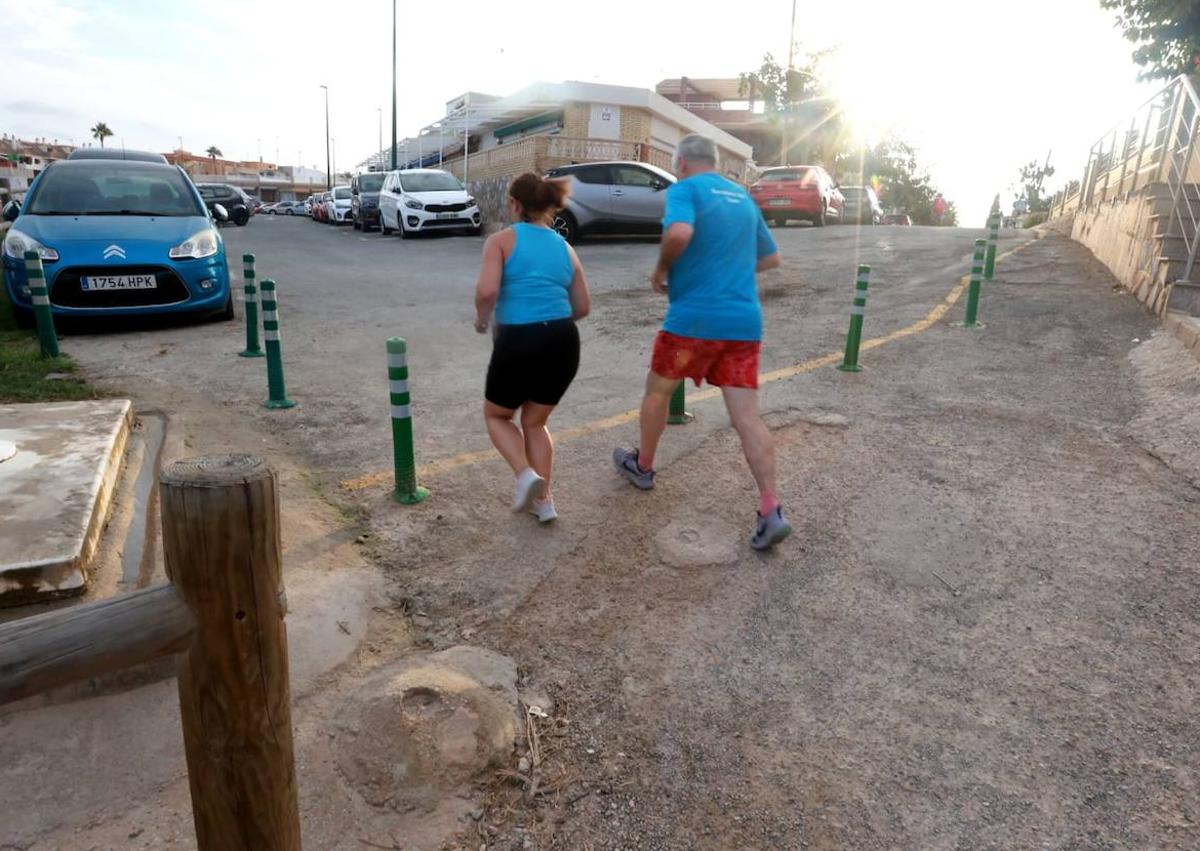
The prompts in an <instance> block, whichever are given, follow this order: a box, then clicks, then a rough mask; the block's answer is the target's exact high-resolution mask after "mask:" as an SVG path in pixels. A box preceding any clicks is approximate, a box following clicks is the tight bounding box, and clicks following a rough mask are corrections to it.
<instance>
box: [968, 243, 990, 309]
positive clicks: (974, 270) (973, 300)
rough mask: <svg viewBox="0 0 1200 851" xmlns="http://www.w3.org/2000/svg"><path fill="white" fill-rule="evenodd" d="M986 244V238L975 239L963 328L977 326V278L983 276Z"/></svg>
mask: <svg viewBox="0 0 1200 851" xmlns="http://www.w3.org/2000/svg"><path fill="white" fill-rule="evenodd" d="M986 246H987V240H986V239H977V240H975V257H974V259H972V261H971V282H970V284H969V285H968V286H967V315H966V317H965V318H964V319H963V327H964V328H978V327H979V326H980V323H979V322H978V315H979V279H980V278H981V277H983V255H984V250H985V248H986Z"/></svg>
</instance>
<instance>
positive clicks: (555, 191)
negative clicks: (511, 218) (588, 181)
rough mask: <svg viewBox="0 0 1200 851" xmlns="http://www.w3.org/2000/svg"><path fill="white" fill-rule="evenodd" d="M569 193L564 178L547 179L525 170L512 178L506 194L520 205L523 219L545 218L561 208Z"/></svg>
mask: <svg viewBox="0 0 1200 851" xmlns="http://www.w3.org/2000/svg"><path fill="white" fill-rule="evenodd" d="M569 193H570V189H569V184H568V183H567V181H566V180H563V179H560V178H555V179H548V178H545V177H542V176H540V175H537V174H534V173H533V172H532V171H527V172H525V173H524V174H522V175H521V176H520V177H518V178H516V179H515V180H513V182H512V184H511V185H509V187H508V194H509V195H510V196H511V197H512V198H513V200H514V201H516V202H517V203H518V204H520V205H521V217H522V218H523V219H525V221H534V220H537V219H545V218H547V217H548V216H552V215H553V214H554V213H557V212H558V211H559V210H561V209H562V208H563V205H564V204H566V202H567V195H568V194H569Z"/></svg>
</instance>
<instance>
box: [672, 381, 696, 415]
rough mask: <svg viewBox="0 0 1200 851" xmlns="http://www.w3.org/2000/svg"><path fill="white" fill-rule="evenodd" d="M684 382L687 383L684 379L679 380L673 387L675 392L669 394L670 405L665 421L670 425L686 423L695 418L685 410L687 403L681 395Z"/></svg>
mask: <svg viewBox="0 0 1200 851" xmlns="http://www.w3.org/2000/svg"><path fill="white" fill-rule="evenodd" d="M685 384H687V380H686V379H685V380H683V381H680V382H679V384H678V385H677V386H676V387H675V392H674V393H672V394H671V407H670V409H669V411H668V413H667V422H668V423H669V424H670V425H687V424H688V423H690V422H691V421H692V420H694V419H695V417H694V416H692V415H691V414H690V413H688V410H687V403H686V400H685V399H684V395H683V389H684V385H685Z"/></svg>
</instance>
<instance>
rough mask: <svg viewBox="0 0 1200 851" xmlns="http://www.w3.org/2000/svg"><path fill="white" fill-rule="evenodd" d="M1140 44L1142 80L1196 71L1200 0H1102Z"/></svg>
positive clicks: (1127, 34)
mask: <svg viewBox="0 0 1200 851" xmlns="http://www.w3.org/2000/svg"><path fill="white" fill-rule="evenodd" d="M1100 5H1101V6H1102V7H1103V8H1105V9H1111V10H1114V11H1116V13H1117V25H1118V26H1120V27H1121V29H1122V30H1123V31H1124V32H1125V37H1126V38H1127V39H1129V40H1130V41H1132V42H1133V43H1134V44H1136V45H1137V47H1136V48H1135V49H1134V51H1133V61H1134V62H1136V63H1137V64H1138V65H1140V66H1142V73H1141V78H1142V79H1154V78H1156V77H1174V76H1177V75H1179V74H1194V73H1196V71H1197V67H1198V58H1200V0H1100Z"/></svg>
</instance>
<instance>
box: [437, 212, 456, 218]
mask: <svg viewBox="0 0 1200 851" xmlns="http://www.w3.org/2000/svg"><path fill="white" fill-rule="evenodd" d="M437 217H438V218H439V219H457V218H458V213H438V214H437Z"/></svg>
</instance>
